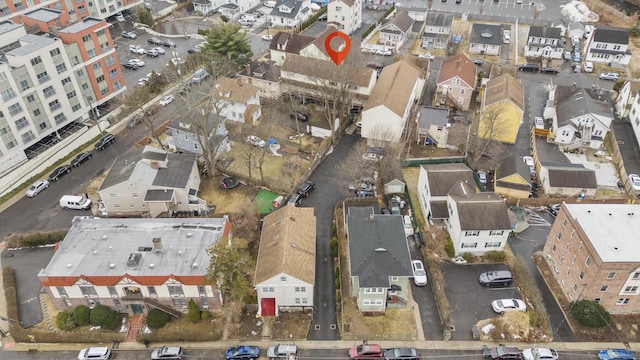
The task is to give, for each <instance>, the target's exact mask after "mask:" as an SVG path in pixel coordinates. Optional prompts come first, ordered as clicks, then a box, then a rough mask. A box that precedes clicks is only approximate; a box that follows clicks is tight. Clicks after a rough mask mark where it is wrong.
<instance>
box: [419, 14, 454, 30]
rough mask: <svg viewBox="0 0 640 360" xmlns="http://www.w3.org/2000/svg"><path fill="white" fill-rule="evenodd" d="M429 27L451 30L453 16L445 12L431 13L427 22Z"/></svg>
mask: <svg viewBox="0 0 640 360" xmlns="http://www.w3.org/2000/svg"><path fill="white" fill-rule="evenodd" d="M425 22H426V23H427V25H433V26H444V27H448V28H450V27H451V25H452V24H453V14H452V13H444V12H434V11H429V12H428V13H427V19H426V20H425Z"/></svg>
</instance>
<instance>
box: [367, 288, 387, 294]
mask: <svg viewBox="0 0 640 360" xmlns="http://www.w3.org/2000/svg"><path fill="white" fill-rule="evenodd" d="M383 292H384V291H383V290H382V288H365V289H364V293H365V294H382V293H383Z"/></svg>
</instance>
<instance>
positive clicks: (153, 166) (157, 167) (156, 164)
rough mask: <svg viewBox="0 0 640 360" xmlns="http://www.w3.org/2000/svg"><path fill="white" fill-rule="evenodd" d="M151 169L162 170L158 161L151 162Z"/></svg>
mask: <svg viewBox="0 0 640 360" xmlns="http://www.w3.org/2000/svg"><path fill="white" fill-rule="evenodd" d="M151 168H152V169H159V168H160V164H158V160H151Z"/></svg>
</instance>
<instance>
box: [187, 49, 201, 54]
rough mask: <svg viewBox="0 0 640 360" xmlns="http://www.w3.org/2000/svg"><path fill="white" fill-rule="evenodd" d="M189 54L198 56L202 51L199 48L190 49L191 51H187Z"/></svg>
mask: <svg viewBox="0 0 640 360" xmlns="http://www.w3.org/2000/svg"><path fill="white" fill-rule="evenodd" d="M187 52H188V53H189V54H197V53H199V52H200V49H198V48H189V49H187Z"/></svg>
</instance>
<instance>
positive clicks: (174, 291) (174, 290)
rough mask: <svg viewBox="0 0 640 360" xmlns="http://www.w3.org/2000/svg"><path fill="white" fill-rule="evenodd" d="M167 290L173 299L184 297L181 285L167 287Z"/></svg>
mask: <svg viewBox="0 0 640 360" xmlns="http://www.w3.org/2000/svg"><path fill="white" fill-rule="evenodd" d="M167 289H168V290H169V295H170V296H171V297H178V296H180V297H182V296H184V292H183V291H182V286H181V285H167Z"/></svg>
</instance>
